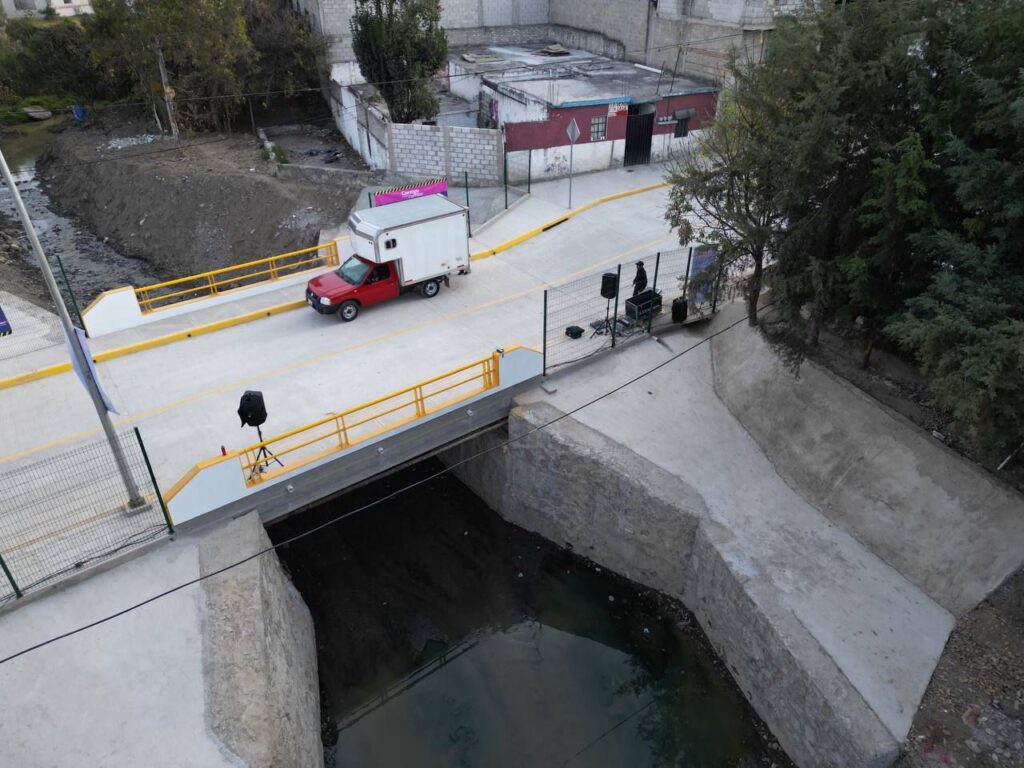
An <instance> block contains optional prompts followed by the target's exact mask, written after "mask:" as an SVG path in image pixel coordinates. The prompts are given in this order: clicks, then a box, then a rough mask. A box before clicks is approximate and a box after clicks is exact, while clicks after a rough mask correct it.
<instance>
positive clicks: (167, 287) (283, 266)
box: [135, 241, 339, 314]
mask: <svg viewBox="0 0 1024 768" xmlns="http://www.w3.org/2000/svg"><path fill="white" fill-rule="evenodd" d="M338 263H339V259H338V244H337V243H336V242H334V241H331V242H329V243H324V244H323V245H316V246H313V247H312V248H303V249H302V250H299V251H290V252H288V253H280V254H278V255H277V256H270V257H268V258H265V259H258V260H257V261H249V262H246V263H245V264H236V265H234V266H231V267H222V268H221V269H214V270H211V271H209V272H203V273H201V274H198V275H189V276H188V277H179V278H177V279H175V280H168V281H167V282H164V283H156V284H155V285H146V286H143V287H142V288H136V289H135V295H136V297H137V298H138V300H139V307H140V308H141V309H142V313H143V314H147V313H149V312H154V311H156V310H159V309H163V308H164V307H167V306H170V305H171V304H177V303H179V302H183V301H192V300H194V299H203V298H209V297H210V296H216V295H218V294H220V293H223V292H225V291H230V290H234V289H236V288H244V287H248V286H251V285H255V284H257V283H264V282H269V281H272V280H277V279H279V278H282V277H288V276H290V275H294V274H296V273H298V272H305V271H308V270H311V269H322V268H325V267H335V266H337V265H338Z"/></svg>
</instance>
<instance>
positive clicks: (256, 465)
mask: <svg viewBox="0 0 1024 768" xmlns="http://www.w3.org/2000/svg"><path fill="white" fill-rule="evenodd" d="M256 434H257V435H259V438H260V449H259V450H258V451H256V459H255V461H253V464H252V471H250V472H249V479H250V480H252V479H253V478H254V477H256V475H262V474H263V473H264V472H266V471H267V470H268V469H269V468H270V462H271V461H276V462H277V463H278V464H279V465H280V466H282V467H283V466H284V463H283V462H282V461H281V460H280V459H279V458H277V456H275V455H274V452H273V451H272V450H270V449H269V448H267V446H265V445H263V444H262V443H263V430H262V429H260V428H259V427H258V426H257V427H256Z"/></svg>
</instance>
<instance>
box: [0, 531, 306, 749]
mask: <svg viewBox="0 0 1024 768" xmlns="http://www.w3.org/2000/svg"><path fill="white" fill-rule="evenodd" d="M268 544H269V541H268V539H267V535H266V533H265V532H264V530H263V526H262V525H261V523H260V520H259V517H258V516H257V515H256V514H248V515H245V516H243V517H240V518H238V519H235V520H232V521H230V522H226V523H223V524H221V525H217V526H209V527H207V528H205V529H204V530H202V531H199V532H196V533H193V534H180V533H179V535H178V536H176V537H175V538H174V539H172V540H166V541H163V542H161V543H160V544H159V545H153V546H152V547H151V548H150V549H149V550H148V551H146V552H145V553H143V554H141V555H139V556H137V557H134V558H132V559H131V560H129V561H127V562H124V563H121V564H120V565H118V566H117V567H112V568H109V569H108V570H104V571H102V572H99V573H95V574H93V575H92V576H91V577H90V578H88V579H86V580H83V581H80V582H78V583H72V584H67V585H64V586H62V587H61V588H59V589H54V590H53V591H51V592H40V593H38V594H37V595H36V596H35V597H33V598H29V599H27V600H26V601H25V603H24V604H23V605H19V606H18V608H17V610H11V611H9V612H7V613H4V614H3V616H0V656H6V655H8V654H12V653H15V652H18V651H21V650H24V649H25V648H28V647H30V646H32V645H34V644H36V643H39V642H41V641H44V640H46V639H48V638H52V637H54V636H56V635H59V634H60V633H63V632H67V631H68V630H69V629H71V628H73V627H78V626H82V625H84V624H89V623H90V622H94V621H96V620H97V619H100V618H102V617H104V616H109V615H111V614H115V613H116V612H117V611H121V610H123V609H124V608H125V607H126V606H128V605H132V604H134V603H137V602H142V601H144V600H148V599H149V598H152V596H153V595H156V594H159V593H161V592H163V591H164V590H166V589H167V588H168V587H170V586H173V585H176V584H185V583H188V584H189V586H187V587H185V588H183V589H179V590H178V591H176V592H173V593H171V594H170V595H168V596H167V597H165V598H163V599H161V600H158V601H156V602H154V603H149V604H147V605H143V606H142V607H141V608H139V609H138V610H133V611H129V612H127V613H125V614H124V615H122V616H119V617H118V618H116V619H115V620H113V621H108V622H106V623H103V624H98V625H97V626H95V627H93V628H92V629H90V630H88V631H86V632H80V633H78V634H75V635H71V636H69V637H65V638H64V639H62V640H59V641H58V642H55V643H53V644H52V645H48V646H45V647H42V648H39V649H38V650H36V651H33V652H31V653H28V654H25V655H24V656H21V657H19V658H17V659H15V660H14V661H11V662H9V663H7V664H4V665H3V666H2V667H0V691H3V692H4V711H3V717H0V766H4V767H5V768H6V767H7V766H10V767H11V768H14V767H15V766H16V767H17V768H53V766H72V765H73V766H103V768H139V767H140V766H145V768H182V766H197V767H199V766H201V767H202V768H322V766H323V746H322V745H321V743H320V701H319V698H320V696H319V685H318V679H317V655H316V641H315V637H314V633H313V621H312V618H311V616H310V614H309V611H308V610H307V609H306V606H305V603H304V602H303V600H302V597H301V596H300V595H299V593H298V591H297V590H296V589H295V587H293V586H292V584H291V582H290V581H289V580H288V577H287V576H286V575H285V573H284V570H283V569H282V567H281V564H280V562H279V561H278V559H277V555H276V553H274V552H268V553H266V554H264V555H261V556H260V557H258V558H254V559H253V560H250V561H248V562H246V563H245V564H243V565H241V566H239V567H237V568H232V569H231V570H229V571H224V572H223V573H216V574H215V573H214V572H215V571H217V570H218V569H220V568H222V567H224V566H226V565H228V564H229V563H231V562H234V561H236V560H240V559H242V558H244V557H248V556H250V555H252V554H254V553H255V552H257V551H259V550H261V549H263V548H264V547H266V546H267V545H268ZM201 576H208V577H209V578H206V579H204V580H203V581H201V582H198V583H193V582H194V581H195V580H196V579H197V578H199V577H201Z"/></svg>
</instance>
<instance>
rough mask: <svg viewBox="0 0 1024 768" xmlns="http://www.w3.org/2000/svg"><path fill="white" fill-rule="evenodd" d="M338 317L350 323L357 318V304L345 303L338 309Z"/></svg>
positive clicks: (352, 302)
mask: <svg viewBox="0 0 1024 768" xmlns="http://www.w3.org/2000/svg"><path fill="white" fill-rule="evenodd" d="M338 317H340V318H341V319H342V320H343V321H344V322H346V323H351V322H352V321H353V320H355V319H356V318H357V317H359V304H357V303H356V302H354V301H346V302H345V303H344V304H342V305H341V306H340V307H338Z"/></svg>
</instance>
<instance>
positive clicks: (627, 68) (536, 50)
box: [449, 42, 717, 107]
mask: <svg viewBox="0 0 1024 768" xmlns="http://www.w3.org/2000/svg"><path fill="white" fill-rule="evenodd" d="M449 61H451V62H452V63H453V64H454V65H456V66H457V67H459V68H461V69H463V70H464V71H466V72H468V73H470V74H473V75H478V76H480V77H482V78H483V79H484V81H485V82H487V83H489V84H491V85H494V86H500V88H501V90H512V91H518V92H519V93H520V94H522V95H524V96H527V97H530V98H532V99H534V100H537V101H541V102H544V103H545V104H547V105H548V106H551V107H583V106H590V105H595V104H612V103H625V104H645V103H650V102H653V101H657V100H658V99H662V98H665V97H667V96H681V95H685V94H690V93H706V92H708V91H715V90H717V88H715V87H714V86H711V85H709V84H707V83H703V82H699V81H697V80H694V79H692V78H688V77H682V76H679V75H673V74H672V72H671V71H664V72H663V71H661V70H658V69H655V68H654V67H645V66H642V65H638V64H631V63H629V62H625V61H616V60H615V59H609V58H607V57H605V56H598V55H596V54H593V53H589V52H588V51H584V50H580V49H575V48H563V47H562V46H560V45H558V44H557V43H543V42H542V43H537V44H535V45H530V46H497V45H495V46H470V47H465V48H454V49H452V50H451V51H450V53H449Z"/></svg>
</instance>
